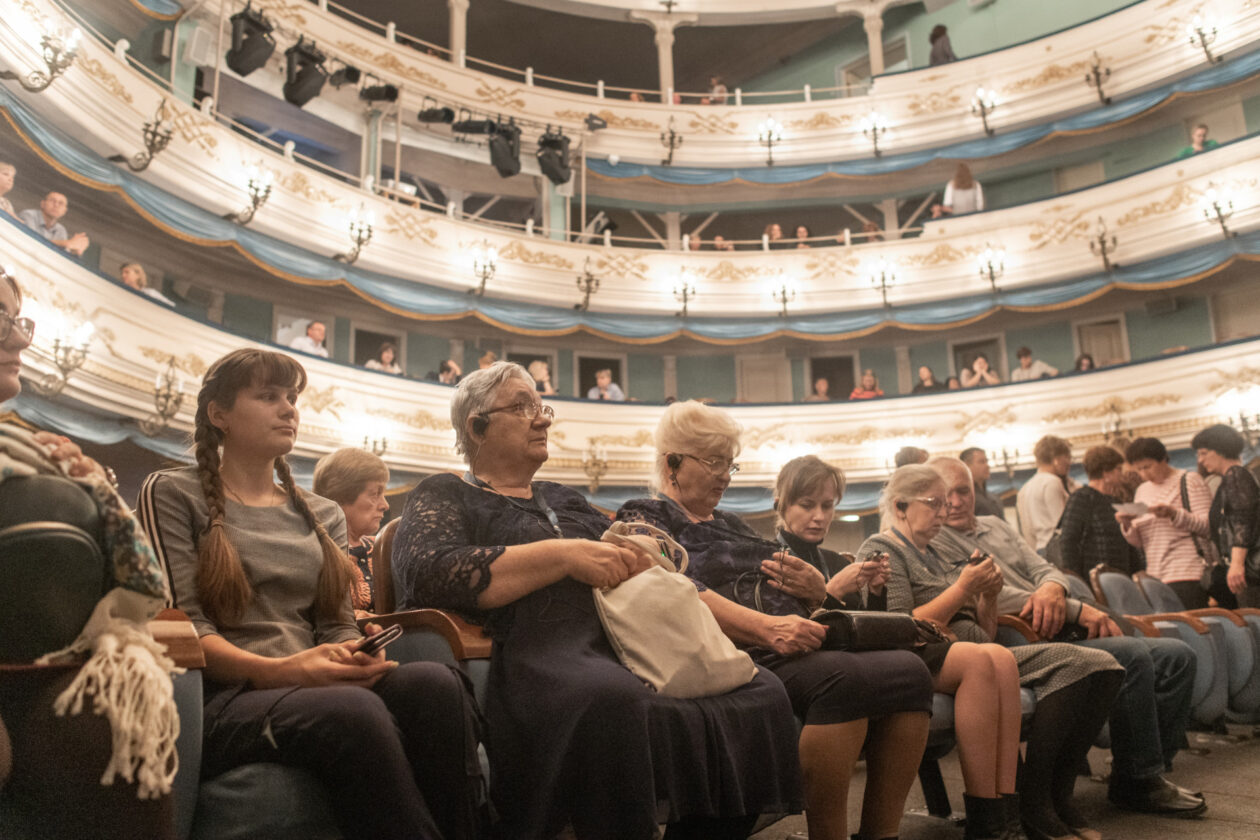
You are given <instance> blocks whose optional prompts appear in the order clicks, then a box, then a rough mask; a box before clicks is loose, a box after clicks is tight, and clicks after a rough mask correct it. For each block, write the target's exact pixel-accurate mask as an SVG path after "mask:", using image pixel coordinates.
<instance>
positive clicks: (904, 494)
mask: <svg viewBox="0 0 1260 840" xmlns="http://www.w3.org/2000/svg"><path fill="white" fill-rule="evenodd" d="M944 483H945V479H944V478H942V477H941V476H940V475H939V474H938V473H937V472H936V470H934V469H932V468H931V467H928V466H924V465H923V464H907V465H906V466H904V467H898V468H897V469H896V470H895V471H894V472H893V474H892V475H891V476H890V477H889V479H888V483H887V484H885V485H884V489H883V490H882V491H880V494H879V527H880V528H881V529H883V528H889V527H891V526H892V524H893V523H894V522H896V521H897V517H896V515H895V514H894V513H893V511H895V510H896V509H897V503H898V502H910V501H913V500H914V499H916V498H918V497H919V496H922V495H923V494H924V493H926V492H928V491H929V490H931V489H932V488H933V487H935V486H936V485H938V484H944Z"/></svg>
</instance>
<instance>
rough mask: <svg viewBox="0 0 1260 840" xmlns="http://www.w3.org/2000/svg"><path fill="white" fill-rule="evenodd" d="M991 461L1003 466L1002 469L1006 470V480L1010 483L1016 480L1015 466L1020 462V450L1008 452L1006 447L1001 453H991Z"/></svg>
mask: <svg viewBox="0 0 1260 840" xmlns="http://www.w3.org/2000/svg"><path fill="white" fill-rule="evenodd" d="M989 460H990V461H992V462H993V463H995V464H1001V465H1002V469H1004V470H1006V478H1007V480H1008V481H1014V480H1015V464H1016V463H1017V462H1018V461H1019V450H1018V449H1010V450H1008V449H1007V448H1006V447H1005V446H1003V447H1002V450H1001V451H1000V452H998V451H996V450H995V451H993V452H990V453H989Z"/></svg>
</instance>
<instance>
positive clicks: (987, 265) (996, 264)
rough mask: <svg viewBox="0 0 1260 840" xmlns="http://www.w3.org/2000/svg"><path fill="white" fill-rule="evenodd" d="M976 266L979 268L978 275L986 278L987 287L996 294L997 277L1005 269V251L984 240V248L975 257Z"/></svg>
mask: <svg viewBox="0 0 1260 840" xmlns="http://www.w3.org/2000/svg"><path fill="white" fill-rule="evenodd" d="M976 267H977V268H978V269H979V270H980V277H981V278H983V279H985V280H988V281H989V287H990V288H992V289H993V293H994V294H997V291H998V286H997V281H998V278H999V277H1001V276H1002V274H1003V273H1004V272H1005V271H1006V251H1004V250H1003V249H1002V248H1001V247H998V248H993V247H991V246H990V245H989V243H987V242H986V243H985V245H984V250H983V251H981V252H980V255H979V256H977V257H976Z"/></svg>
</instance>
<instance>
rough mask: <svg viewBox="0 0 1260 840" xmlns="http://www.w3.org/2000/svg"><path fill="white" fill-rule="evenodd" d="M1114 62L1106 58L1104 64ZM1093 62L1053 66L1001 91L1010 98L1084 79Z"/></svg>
mask: <svg viewBox="0 0 1260 840" xmlns="http://www.w3.org/2000/svg"><path fill="white" fill-rule="evenodd" d="M1111 61H1114V59H1108V58H1104V59H1103V62H1104V64H1106V63H1107V62H1111ZM1093 66H1094V65H1093V63H1092V61H1090V60H1089V59H1081V60H1080V61H1073V62H1072V63H1071V64H1068V65H1062V64H1051V65H1049V66H1047V67H1044V68H1042V70H1041V72H1040V73H1038V74H1037V75H1035V76H1030V77H1028V78H1026V79H1017V80H1016V81H1014V82H1011V83H1010V84H1008V85H1004V86H1003V87H1002V89H1001V93H1002V95H1003V96H1006V97H1010V96H1011V95H1012V94H1021V93H1027V92H1028V91H1030V90H1037V89H1038V88H1043V87H1045V86H1046V85H1052V84H1054V83H1055V82H1062V81H1064V80H1068V79H1078V78H1079V79H1084V78H1085V74H1086V73H1087V72H1089V69H1090V68H1091V67H1093Z"/></svg>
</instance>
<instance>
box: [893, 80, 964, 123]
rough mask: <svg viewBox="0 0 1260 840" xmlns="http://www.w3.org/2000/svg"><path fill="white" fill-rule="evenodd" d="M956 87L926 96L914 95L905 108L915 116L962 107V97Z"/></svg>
mask: <svg viewBox="0 0 1260 840" xmlns="http://www.w3.org/2000/svg"><path fill="white" fill-rule="evenodd" d="M957 90H958V88H956V87H952V88H948V89H946V90H940V91H936V92H934V93H930V94H928V95H927V96H916V97H915V98H914V99H911V100H910V104H909V105H907V106H906V110H907V111H909V112H910V113H911V114H913V115H914V116H916V117H921V116H923V115H924V114H939V113H941V112H943V111H956V110H958V109H959V108H961V107H963V99H962V97H961V96H960V95H959V94H958V93H956V91H957Z"/></svg>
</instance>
